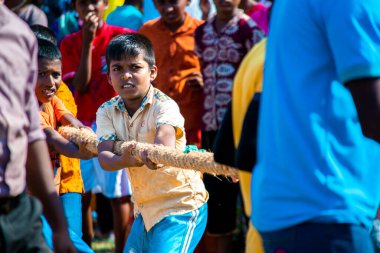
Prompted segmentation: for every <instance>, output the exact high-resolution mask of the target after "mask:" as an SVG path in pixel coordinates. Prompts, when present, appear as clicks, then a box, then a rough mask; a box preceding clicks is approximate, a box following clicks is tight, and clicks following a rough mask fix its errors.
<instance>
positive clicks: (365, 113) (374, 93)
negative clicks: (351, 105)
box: [346, 78, 380, 142]
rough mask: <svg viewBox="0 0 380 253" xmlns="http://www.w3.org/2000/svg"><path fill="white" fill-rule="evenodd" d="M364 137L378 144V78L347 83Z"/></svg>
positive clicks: (379, 140) (379, 95)
mask: <svg viewBox="0 0 380 253" xmlns="http://www.w3.org/2000/svg"><path fill="white" fill-rule="evenodd" d="M346 86H347V87H348V89H349V90H350V92H351V94H352V97H353V98H354V102H355V106H356V110H357V112H358V117H359V121H360V125H361V127H362V131H363V134H364V136H366V137H368V138H371V139H373V140H375V141H377V142H380V78H367V79H358V80H353V81H349V82H347V83H346Z"/></svg>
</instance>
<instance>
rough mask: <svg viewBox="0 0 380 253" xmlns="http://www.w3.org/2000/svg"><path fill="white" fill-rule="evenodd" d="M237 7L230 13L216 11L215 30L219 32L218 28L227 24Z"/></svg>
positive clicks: (235, 13)
mask: <svg viewBox="0 0 380 253" xmlns="http://www.w3.org/2000/svg"><path fill="white" fill-rule="evenodd" d="M237 13H238V9H237V8H235V9H234V10H233V11H232V12H231V13H218V14H217V15H216V18H215V26H216V30H217V31H218V32H220V30H221V29H222V28H223V27H224V26H225V25H227V23H228V22H229V21H230V20H231V19H232V18H233V17H235V16H236V15H237Z"/></svg>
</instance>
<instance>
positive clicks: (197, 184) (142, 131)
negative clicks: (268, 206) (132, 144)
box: [96, 87, 208, 230]
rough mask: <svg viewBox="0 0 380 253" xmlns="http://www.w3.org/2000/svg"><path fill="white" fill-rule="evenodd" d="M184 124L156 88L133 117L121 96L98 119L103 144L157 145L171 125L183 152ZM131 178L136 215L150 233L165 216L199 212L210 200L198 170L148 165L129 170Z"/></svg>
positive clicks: (102, 109)
mask: <svg viewBox="0 0 380 253" xmlns="http://www.w3.org/2000/svg"><path fill="white" fill-rule="evenodd" d="M183 123H184V120H183V117H182V115H181V114H180V112H179V108H178V105H177V104H176V103H175V102H174V101H173V100H172V99H171V98H169V97H168V96H166V95H165V94H164V93H162V92H161V91H159V90H158V89H156V88H153V87H151V88H150V90H149V92H148V94H147V96H146V97H145V98H144V100H143V102H142V104H141V106H140V108H139V109H138V110H137V111H136V112H135V114H134V115H133V116H132V117H130V116H129V114H128V112H127V110H126V108H125V105H124V101H123V99H122V98H121V97H119V96H116V97H114V98H113V99H111V100H110V101H108V102H106V103H104V104H103V105H102V106H101V107H100V108H99V110H98V112H97V116H96V124H97V126H98V128H97V135H98V137H99V141H100V142H102V141H104V140H122V141H131V140H135V141H137V142H143V143H154V138H155V135H156V131H157V128H158V127H159V126H161V125H171V126H173V127H175V129H176V149H178V150H181V151H182V150H184V147H185V142H186V138H185V133H184V129H183ZM128 175H129V178H130V181H131V183H132V190H133V200H134V203H135V214H136V213H138V212H140V213H141V215H142V217H143V219H144V223H145V227H146V229H147V230H149V229H150V228H152V227H153V226H154V224H156V223H157V222H159V221H160V220H161V219H162V218H164V217H165V216H168V215H172V214H181V213H186V212H189V211H192V210H195V209H197V208H199V207H200V206H202V205H203V204H204V203H205V202H206V201H207V199H208V193H207V192H206V190H205V187H204V185H203V182H202V179H201V174H200V172H198V171H195V170H185V169H180V168H173V167H164V168H162V169H158V170H150V169H149V168H148V167H146V166H145V165H144V166H142V167H130V168H128Z"/></svg>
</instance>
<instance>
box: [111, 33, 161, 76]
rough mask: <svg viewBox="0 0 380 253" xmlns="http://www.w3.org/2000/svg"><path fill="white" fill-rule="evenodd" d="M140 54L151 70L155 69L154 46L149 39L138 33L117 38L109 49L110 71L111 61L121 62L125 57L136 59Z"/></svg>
mask: <svg viewBox="0 0 380 253" xmlns="http://www.w3.org/2000/svg"><path fill="white" fill-rule="evenodd" d="M139 54H142V55H143V56H144V60H145V61H146V62H147V63H148V65H149V68H153V66H154V65H156V60H155V58H154V50H153V45H152V42H150V40H149V39H148V38H147V37H145V36H144V35H141V34H137V33H127V34H121V35H119V36H116V37H115V38H113V39H112V40H111V42H110V43H109V44H108V47H107V52H106V61H107V66H108V69H109V67H110V63H111V60H117V61H119V60H121V59H122V58H123V57H125V56H133V57H135V56H137V55H139Z"/></svg>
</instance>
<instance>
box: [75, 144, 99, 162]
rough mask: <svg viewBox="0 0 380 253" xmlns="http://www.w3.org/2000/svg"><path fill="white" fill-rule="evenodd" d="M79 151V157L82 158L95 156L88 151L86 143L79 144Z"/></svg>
mask: <svg viewBox="0 0 380 253" xmlns="http://www.w3.org/2000/svg"><path fill="white" fill-rule="evenodd" d="M79 153H80V157H81V158H80V159H84V160H88V159H91V158H94V157H96V154H94V153H92V152H90V151H89V150H88V149H87V148H86V144H82V145H80V146H79Z"/></svg>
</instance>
